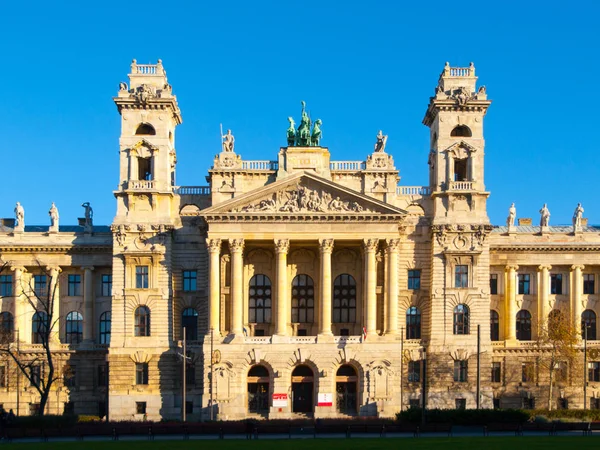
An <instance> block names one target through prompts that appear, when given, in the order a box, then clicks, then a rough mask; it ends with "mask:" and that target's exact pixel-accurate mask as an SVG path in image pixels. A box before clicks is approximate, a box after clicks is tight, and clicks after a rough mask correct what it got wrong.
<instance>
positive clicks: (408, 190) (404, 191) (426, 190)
mask: <svg viewBox="0 0 600 450" xmlns="http://www.w3.org/2000/svg"><path fill="white" fill-rule="evenodd" d="M396 194H398V195H421V196H427V195H431V188H430V187H429V186H397V187H396Z"/></svg>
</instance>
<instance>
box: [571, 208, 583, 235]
mask: <svg viewBox="0 0 600 450" xmlns="http://www.w3.org/2000/svg"><path fill="white" fill-rule="evenodd" d="M582 216H583V206H581V203H578V204H577V208H575V212H574V213H573V227H574V228H575V229H577V228H581V218H582Z"/></svg>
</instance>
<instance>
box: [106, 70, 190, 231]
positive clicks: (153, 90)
mask: <svg viewBox="0 0 600 450" xmlns="http://www.w3.org/2000/svg"><path fill="white" fill-rule="evenodd" d="M114 101H115V103H116V105H117V108H118V109H119V113H120V114H121V138H120V140H119V146H120V150H119V151H120V172H119V173H120V175H119V186H118V190H117V191H116V192H115V196H116V197H117V215H116V217H115V224H121V223H132V222H133V223H135V222H138V223H140V222H144V223H147V222H148V221H151V222H153V223H157V222H158V223H163V224H170V223H171V222H172V219H171V217H175V216H176V214H172V207H173V186H174V185H175V164H176V162H177V157H176V154H175V128H176V127H177V125H179V124H180V123H181V112H180V110H179V106H178V104H177V98H176V97H175V96H174V95H173V93H172V88H171V85H170V84H169V83H168V81H167V73H166V71H165V69H164V68H163V65H162V61H161V60H160V59H159V60H158V63H157V64H138V63H137V62H136V60H135V59H134V60H133V62H132V63H131V73H130V74H129V86H127V83H120V85H119V93H118V95H117V97H115V98H114Z"/></svg>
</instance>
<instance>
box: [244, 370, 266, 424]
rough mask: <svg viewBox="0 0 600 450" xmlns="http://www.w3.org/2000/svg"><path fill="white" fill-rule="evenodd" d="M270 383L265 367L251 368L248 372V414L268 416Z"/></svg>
mask: <svg viewBox="0 0 600 450" xmlns="http://www.w3.org/2000/svg"><path fill="white" fill-rule="evenodd" d="M270 381H271V379H270V376H269V370H268V369H267V368H266V367H265V366H262V365H256V366H252V367H251V368H250V370H249V371H248V379H247V385H248V388H247V394H248V412H249V413H252V414H263V415H264V414H268V412H269V392H270V391H269V387H270Z"/></svg>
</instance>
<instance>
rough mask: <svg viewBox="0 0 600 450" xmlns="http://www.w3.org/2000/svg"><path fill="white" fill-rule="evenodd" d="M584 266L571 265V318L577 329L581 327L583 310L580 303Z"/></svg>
mask: <svg viewBox="0 0 600 450" xmlns="http://www.w3.org/2000/svg"><path fill="white" fill-rule="evenodd" d="M584 268H585V267H584V266H582V265H581V264H574V265H572V266H571V298H570V301H571V320H572V323H573V327H574V328H575V329H576V330H578V331H580V329H581V313H582V312H583V311H582V309H583V305H582V304H581V294H582V292H583V276H582V275H581V272H582V270H583V269H584Z"/></svg>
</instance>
